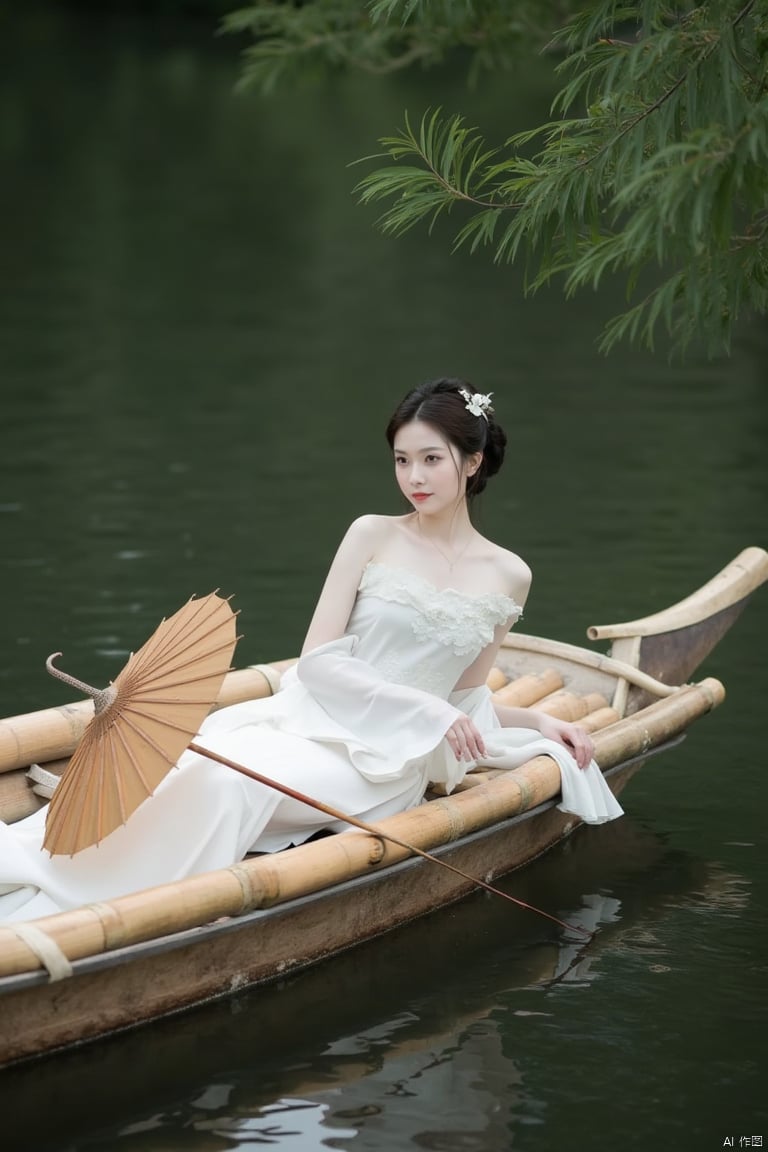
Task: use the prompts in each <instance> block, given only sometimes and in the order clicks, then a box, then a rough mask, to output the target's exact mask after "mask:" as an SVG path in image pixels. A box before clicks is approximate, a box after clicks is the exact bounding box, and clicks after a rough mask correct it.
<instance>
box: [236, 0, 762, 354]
mask: <svg viewBox="0 0 768 1152" xmlns="http://www.w3.org/2000/svg"><path fill="white" fill-rule="evenodd" d="M564 7H565V8H567V7H568V5H565V6H564V5H563V4H554V3H552V4H547V5H544V4H539V3H537V4H525V3H521V4H514V5H512V4H509V5H507V4H498V3H490V2H486V0H455V2H451V0H434V2H430V0H371V3H369V4H368V5H367V6H363V5H361V4H354V3H344V2H343V0H308V2H306V3H304V4H302V5H301V6H294V5H292V4H274V3H272V4H268V3H260V4H256V5H252V6H251V7H250V8H249V9H245V10H243V11H241V12H240V13H235V14H234V15H233V16H231V17H230V18H229V20H228V26H229V27H230V28H235V27H236V28H239V29H241V30H242V29H243V28H245V27H249V28H250V30H251V31H252V32H254V33H255V35H256V37H257V41H256V43H255V45H254V46H253V48H252V49H251V50H250V54H249V56H248V58H247V61H246V65H245V71H244V79H245V80H246V82H249V83H252V82H256V83H258V84H260V85H261V86H262V87H269V86H270V85H271V84H273V83H274V81H275V80H276V79H277V78H278V77H279V76H280V75H284V74H287V73H288V71H289V70H290V69H291V68H293V67H295V66H296V65H297V62H298V61H299V60H300V59H301V57H302V55H304V56H310V57H312V58H313V60H314V62H315V63H319V62H323V63H324V64H325V65H328V64H331V65H332V66H350V65H352V64H354V65H355V66H361V67H364V68H367V69H369V70H373V71H384V70H386V69H388V68H394V67H403V66H405V65H407V64H411V63H413V62H415V61H417V60H418V61H421V62H422V63H425V64H426V63H434V62H436V61H438V60H441V59H443V58H444V57H445V55H446V53H447V52H449V51H450V50H453V49H455V48H457V47H462V48H464V49H465V50H466V49H470V50H471V53H472V60H473V68H474V70H475V71H477V70H478V69H481V68H485V67H498V66H499V65H501V64H508V63H509V62H510V61H512V60H514V59H516V58H519V53H520V52H521V51H525V50H526V45H527V44H528V45H529V43H530V37H531V36H532V35H533V32H534V29H535V28H536V27H540V26H541V23H542V21H543V20H544V19H546V18H552V19H554V18H556V17H557V18H560V19H563V18H565V17H566V16H567V13H564V11H563V9H564ZM510 12H513V13H514V16H511V15H509V13H510ZM505 13H506V15H505ZM549 46H550V48H551V49H552V50H553V52H554V53H555V56H554V58H555V59H556V60H557V61H558V63H557V65H556V71H557V73H558V76H559V77H560V79H561V83H562V87H561V89H560V91H559V92H558V95H557V96H556V98H555V100H554V103H553V105H552V109H551V116H552V118H551V119H550V120H549V121H548V122H547V123H545V124H539V125H536V126H534V127H532V128H531V129H530V130H528V131H525V132H518V133H516V134H515V135H513V136H510V137H509V138H508V139H507V140H505V141H502V142H499V143H496V144H492V145H491V144H489V143H487V142H486V140H485V137H484V135H483V133H482V132H481V131H480V129H479V128H477V127H475V126H472V125H469V124H467V123H466V120H465V117H463V116H462V115H461V114H460V113H457V112H451V113H444V112H443V111H442V110H441V109H436V110H429V111H427V112H426V113H424V114H423V115H422V116H421V117H420V118H419V119H418V120H417V121H414V120H412V119H411V118H410V117H409V116H408V115H406V116H405V120H404V124H403V126H402V127H401V128H400V129H399V130H398V131H396V132H395V133H394V134H393V135H391V136H388V137H386V138H384V139H383V140H381V141H380V143H381V145H382V146H383V152H382V153H380V154H378V155H377V156H376V157H369V158H367V159H368V161H369V162H370V161H372V160H373V161H376V162H377V166H375V167H374V168H373V170H371V171H369V172H368V173H367V175H365V176H363V178H362V179H361V180H360V182H359V184H358V191H359V195H360V198H361V199H362V200H363V201H364V202H366V203H371V202H376V203H383V204H384V206H385V207H384V212H383V215H382V216H381V217H380V226H381V227H382V228H383V229H384V231H385V232H388V233H391V234H393V235H401V234H402V233H404V232H406V231H408V229H410V228H412V227H413V226H414V225H416V224H418V223H420V222H423V221H426V222H428V223H429V224H430V225H431V224H432V223H434V221H435V219H436V218H437V217H438V216H441V215H444V214H446V213H448V212H450V211H456V210H458V211H459V214H460V219H459V221H458V222H457V227H456V230H455V233H454V236H455V241H454V242H455V244H456V246H462V245H468V246H469V247H470V248H471V249H473V250H476V249H479V248H488V249H489V250H490V251H491V252H492V253H493V257H494V259H495V260H497V261H506V262H512V261H516V260H519V261H522V262H523V263H524V265H525V268H526V283H527V286H528V288H529V289H531V290H534V289H536V288H539V287H540V286H541V285H544V284H548V283H549V282H550V281H551V280H552V279H553V278H554V277H558V278H559V277H562V278H563V279H564V284H565V290H566V292H567V293H569V294H571V293H574V292H576V291H577V290H579V289H582V288H585V287H588V286H592V287H596V286H597V285H599V284H600V283H601V281H603V280H604V279H605V278H606V277H607V276H609V275H612V276H616V275H618V276H620V277H621V278H622V279H623V281H624V282H625V284H626V290H627V303H628V307H627V309H626V311H624V312H622V313H621V314H619V315H617V316H616V317H615V318H614V319H613V320H612V321H611V322H610V323H609V324H608V325H607V327H606V329H605V331H604V332H603V334H602V338H601V345H602V347H603V349H604V350H608V349H610V348H611V347H612V346H613V345H614V344H616V342H617V341H620V340H623V339H630V340H637V341H642V342H644V343H645V344H647V345H649V346H652V345H653V342H654V338H655V335H656V333H657V330H658V329H659V326H661V327H662V328H663V329H665V330H666V331H667V332H668V333H670V334H671V336H672V338H673V340H674V341H675V343H676V344H677V345H678V346H679V347H681V348H684V347H685V346H686V345H687V343H688V342H689V341H690V340H691V339H692V338H703V340H704V341H705V343H706V345H707V346H708V348H709V349H710V351H711V352H717V351H720V350H723V349H725V350H727V349H728V348H729V346H730V341H731V337H732V333H733V329H734V325H735V324H736V322H737V320H738V318H739V317H740V316H741V315H743V314H745V313H748V312H750V311H751V312H757V313H765V312H766V306H767V304H768V0H709V2H705V3H698V4H696V3H684V2H681V3H676V4H675V3H664V2H661V0H642V2H640V3H619V2H617V0H601V2H593V3H592V4H591V5H589V7H588V8H586V9H585V10H584V11H583V12H581V13H578V14H575V15H572V16H571V17H570V18H569V19H567V20H566V23H565V25H564V27H562V28H560V30H558V31H556V32H554V34H553V35H552V36H551V38H550V41H549ZM528 50H530V48H529V47H528ZM277 60H279V61H280V63H279V66H278V65H277V63H276V61H277ZM382 160H383V161H384V164H383V165H382V163H381V161H382Z"/></svg>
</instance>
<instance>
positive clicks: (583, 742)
mask: <svg viewBox="0 0 768 1152" xmlns="http://www.w3.org/2000/svg"><path fill="white" fill-rule="evenodd" d="M493 710H494V712H495V713H496V717H497V719H498V721H499V724H501V726H502V728H534V729H536V730H537V731H539V732H541V734H542V736H544V737H545V738H546V739H547V740H555V741H557V743H558V744H562V745H563V747H564V748H565V749H566V750H567V751H568V752H570V754H571V756H573V758H574V760H575V761H576V763H577V764H578V766H579V768H586V767H587V765H588V764H589V762H590V760H591V759H592V757H593V755H594V751H595V746H594V744H593V743H592V738H591V737H590V735H589V733H588V732H585V731H584V729H583V728H579V726H578V724H571V723H570V722H569V721H568V720H558V719H557V717H556V716H550V715H548V713H546V712H537V711H536V709H535V708H508V707H507V706H506V705H505V704H494V705H493Z"/></svg>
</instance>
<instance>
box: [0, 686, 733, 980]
mask: <svg viewBox="0 0 768 1152" xmlns="http://www.w3.org/2000/svg"><path fill="white" fill-rule="evenodd" d="M724 697H725V689H724V688H723V685H722V684H721V683H720V682H719V681H718V680H715V679H711V678H710V679H706V680H702V681H701V682H700V683H699V684H692V685H688V686H686V687H684V688H681V689H680V690H679V691H678V692H677V693H675V695H674V696H673V697H669V698H667V699H664V700H659V701H657V702H656V703H654V704H651V705H650V706H649V707H648V708H646V709H644V711H643V712H641V713H637V714H636V715H634V716H631V717H628V718H626V719H624V720H621V721H619V722H618V723H616V724H613V725H611V726H610V727H609V728H606V729H604V730H602V731H599V732H597V733H596V734H595V737H594V740H595V748H596V752H595V755H596V759H597V761H598V763H599V764H600V766H601V768H603V769H604V770H605V769H606V768H610V767H613V766H614V765H616V764H620V763H622V762H624V761H625V760H628V759H630V758H632V757H634V756H639V755H642V754H643V753H645V752H648V751H649V750H650V749H651V748H652V747H655V746H656V745H658V744H661V743H664V742H665V741H667V740H670V739H671V738H672V737H674V736H675V735H677V734H678V733H680V732H682V731H683V730H684V729H685V728H687V727H688V725H689V724H691V723H692V721H693V720H695V719H696V718H697V717H699V716H702V715H704V714H705V713H706V712H709V711H710V710H711V709H713V708H715V707H717V705H718V704H720V703H721V701H722V700H723V699H724ZM559 787H560V776H559V770H558V768H557V765H556V764H555V762H554V761H553V760H552V759H551V758H550V757H548V756H538V757H536V758H535V759H533V760H530V761H528V763H527V764H524V765H523V766H522V767H521V768H518V769H516V770H515V771H511V772H506V773H504V774H502V775H499V776H497V777H496V778H495V779H493V780H490V781H488V782H487V783H483V784H480V785H478V786H477V787H474V788H470V789H468V790H466V791H463V792H458V793H455V794H453V795H451V796H449V797H445V798H439V799H436V800H433V801H430V802H429V803H427V804H422V805H421V806H420V807H418V808H413V809H411V810H410V811H408V812H404V813H401V814H400V815H398V816H393V817H390V818H389V819H388V820H386V821H382V829H385V830H387V831H391V832H392V833H393V834H394V835H396V836H398V837H399V838H400V839H402V840H408V841H410V842H411V843H413V844H416V845H418V847H420V848H422V849H424V850H426V851H429V850H431V849H434V848H437V847H439V846H440V845H443V844H447V843H451V842H453V841H455V840H457V839H459V838H460V837H461V836H464V835H467V834H469V833H471V832H474V831H478V830H480V829H482V828H487V827H488V826H490V825H492V824H495V823H498V822H499V821H501V820H505V819H508V818H509V817H511V816H514V815H517V814H518V813H520V812H525V811H527V810H528V809H530V808H533V807H535V806H536V805H538V804H541V803H542V802H544V801H545V800H549V799H551V798H552V797H554V796H556V795H557V794H558V792H559ZM148 802H149V803H151V800H150V801H148ZM573 819H574V823H577V819H576V817H574V818H573ZM408 855H409V853H408V851H407V850H406V849H404V848H402V847H400V846H398V845H396V844H392V843H390V842H388V841H383V840H380V839H378V838H377V837H375V836H369V835H366V834H363V833H350V834H346V835H337V836H329V837H326V838H324V839H322V840H318V841H316V842H314V843H310V844H305V845H303V846H301V847H299V848H293V849H291V850H290V851H289V852H277V853H275V854H273V855H270V856H260V857H256V858H253V859H247V860H244V861H242V862H241V863H239V864H234V865H232V866H231V867H229V868H224V869H221V870H219V871H216V872H209V873H205V874H203V875H200V876H193V877H190V878H188V879H186V880H182V881H179V882H178V883H174V884H164V885H161V886H159V887H157V888H150V889H147V890H145V891H142V892H136V893H132V894H131V895H127V896H122V897H119V898H117V899H115V900H112V901H109V902H102V903H98V904H91V905H87V906H85V907H82V908H77V909H74V910H72V911H70V912H61V913H59V914H58V915H56V916H47V917H43V918H41V919H39V920H36V921H33V922H32V923H34V924H35V926H36V927H37V928H38V929H39V930H40V931H43V932H45V933H46V934H47V935H48V936H49V937H50V938H51V939H52V940H53V941H54V942H55V943H56V944H57V945H58V947H59V948H60V950H61V952H62V953H63V955H64V956H65V957H66V958H67V959H68V960H70V961H74V960H79V959H83V958H85V957H89V956H95V955H98V954H100V953H102V952H108V951H111V950H113V949H116V948H124V947H127V946H129V945H131V944H136V943H140V942H143V941H147V940H153V939H157V938H158V937H160V936H164V935H168V934H172V933H176V932H181V931H185V930H187V929H191V928H195V927H199V926H200V925H203V924H207V923H209V922H210V921H212V920H215V919H218V918H220V917H231V916H239V915H242V914H244V913H246V912H250V911H252V910H254V909H256V908H268V907H271V906H272V905H274V904H278V903H282V902H285V901H288V900H292V899H295V898H297V897H299V896H306V895H309V894H311V893H314V892H317V891H319V890H321V889H324V888H327V887H330V886H332V885H334V884H338V883H341V882H342V881H344V880H349V879H351V878H352V877H355V876H362V875H366V874H368V873H370V872H371V871H373V870H375V869H377V868H381V867H384V866H386V865H389V864H394V863H396V862H397V861H400V860H403V859H405V858H407V856H408ZM41 967H42V963H41V961H40V960H39V959H38V957H37V955H36V954H35V952H34V951H33V949H32V948H31V947H30V945H29V944H28V943H26V942H25V941H23V940H22V939H20V938H19V936H17V935H16V933H15V931H14V929H13V927H10V926H9V927H2V928H0V976H11V975H18V974H20V973H24V972H33V971H36V970H39V969H40V968H41Z"/></svg>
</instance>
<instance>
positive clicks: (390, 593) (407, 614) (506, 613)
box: [347, 563, 521, 695]
mask: <svg viewBox="0 0 768 1152" xmlns="http://www.w3.org/2000/svg"><path fill="white" fill-rule="evenodd" d="M520 613H521V608H520V607H519V605H518V604H516V603H515V602H514V600H511V599H510V598H509V597H508V596H503V595H500V594H491V595H488V594H485V595H480V596H470V595H469V594H468V593H466V592H458V591H456V590H455V589H453V588H443V589H439V588H436V587H435V586H434V585H433V584H431V583H430V581H429V580H426V579H424V577H422V576H418V575H416V574H415V573H413V572H410V571H409V570H408V569H407V568H396V567H393V566H391V565H388V564H379V563H370V564H368V565H367V566H366V568H365V570H364V572H363V575H362V579H361V581H360V585H359V589H358V597H357V601H356V603H355V607H354V609H353V612H352V615H351V617H350V621H349V625H348V629H347V631H348V632H349V633H350V634H354V635H355V636H357V637H358V639H359V647H358V650H357V654H358V655H359V656H360V657H361V658H362V659H365V660H368V661H369V662H370V663H371V664H373V665H374V666H375V667H376V668H377V669H378V670H379V671H380V672H381V673H382V675H384V676H386V677H387V679H388V680H392V681H393V682H396V683H400V684H409V685H411V686H412V687H417V688H422V689H424V690H426V691H429V692H433V693H435V694H437V695H446V694H447V693H449V692H450V691H451V689H452V688H453V686H454V685H455V683H456V682H457V680H458V679H459V677H460V676H461V673H462V672H463V671H464V669H465V668H467V667H468V666H469V665H470V664H471V663H472V662H473V660H474V659H475V658H476V657H477V656H478V655H479V654H480V652H482V650H483V648H485V647H486V645H488V644H490V643H491V641H492V640H493V634H494V631H495V629H496V628H497V627H498V626H499V625H500V624H504V623H509V624H512V623H513V622H514V621H515V620H516V619H518V617H519V616H520Z"/></svg>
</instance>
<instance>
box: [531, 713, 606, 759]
mask: <svg viewBox="0 0 768 1152" xmlns="http://www.w3.org/2000/svg"><path fill="white" fill-rule="evenodd" d="M539 731H540V732H541V734H542V736H545V737H546V738H547V740H556V741H557V743H558V744H562V745H563V747H564V748H565V749H566V750H567V751H568V752H570V754H571V756H573V758H574V760H575V761H576V763H577V764H578V766H579V768H586V767H587V765H588V764H589V762H590V760H591V759H592V757H593V756H594V754H595V746H594V744H593V743H592V739H591V737H590V735H589V733H588V732H585V731H584V729H583V728H579V726H578V725H577V724H569V723H568V721H567V720H557V719H556V718H555V717H554V716H546V715H545V716H544V718H543V719H542V720H541V722H540V724H539Z"/></svg>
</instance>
